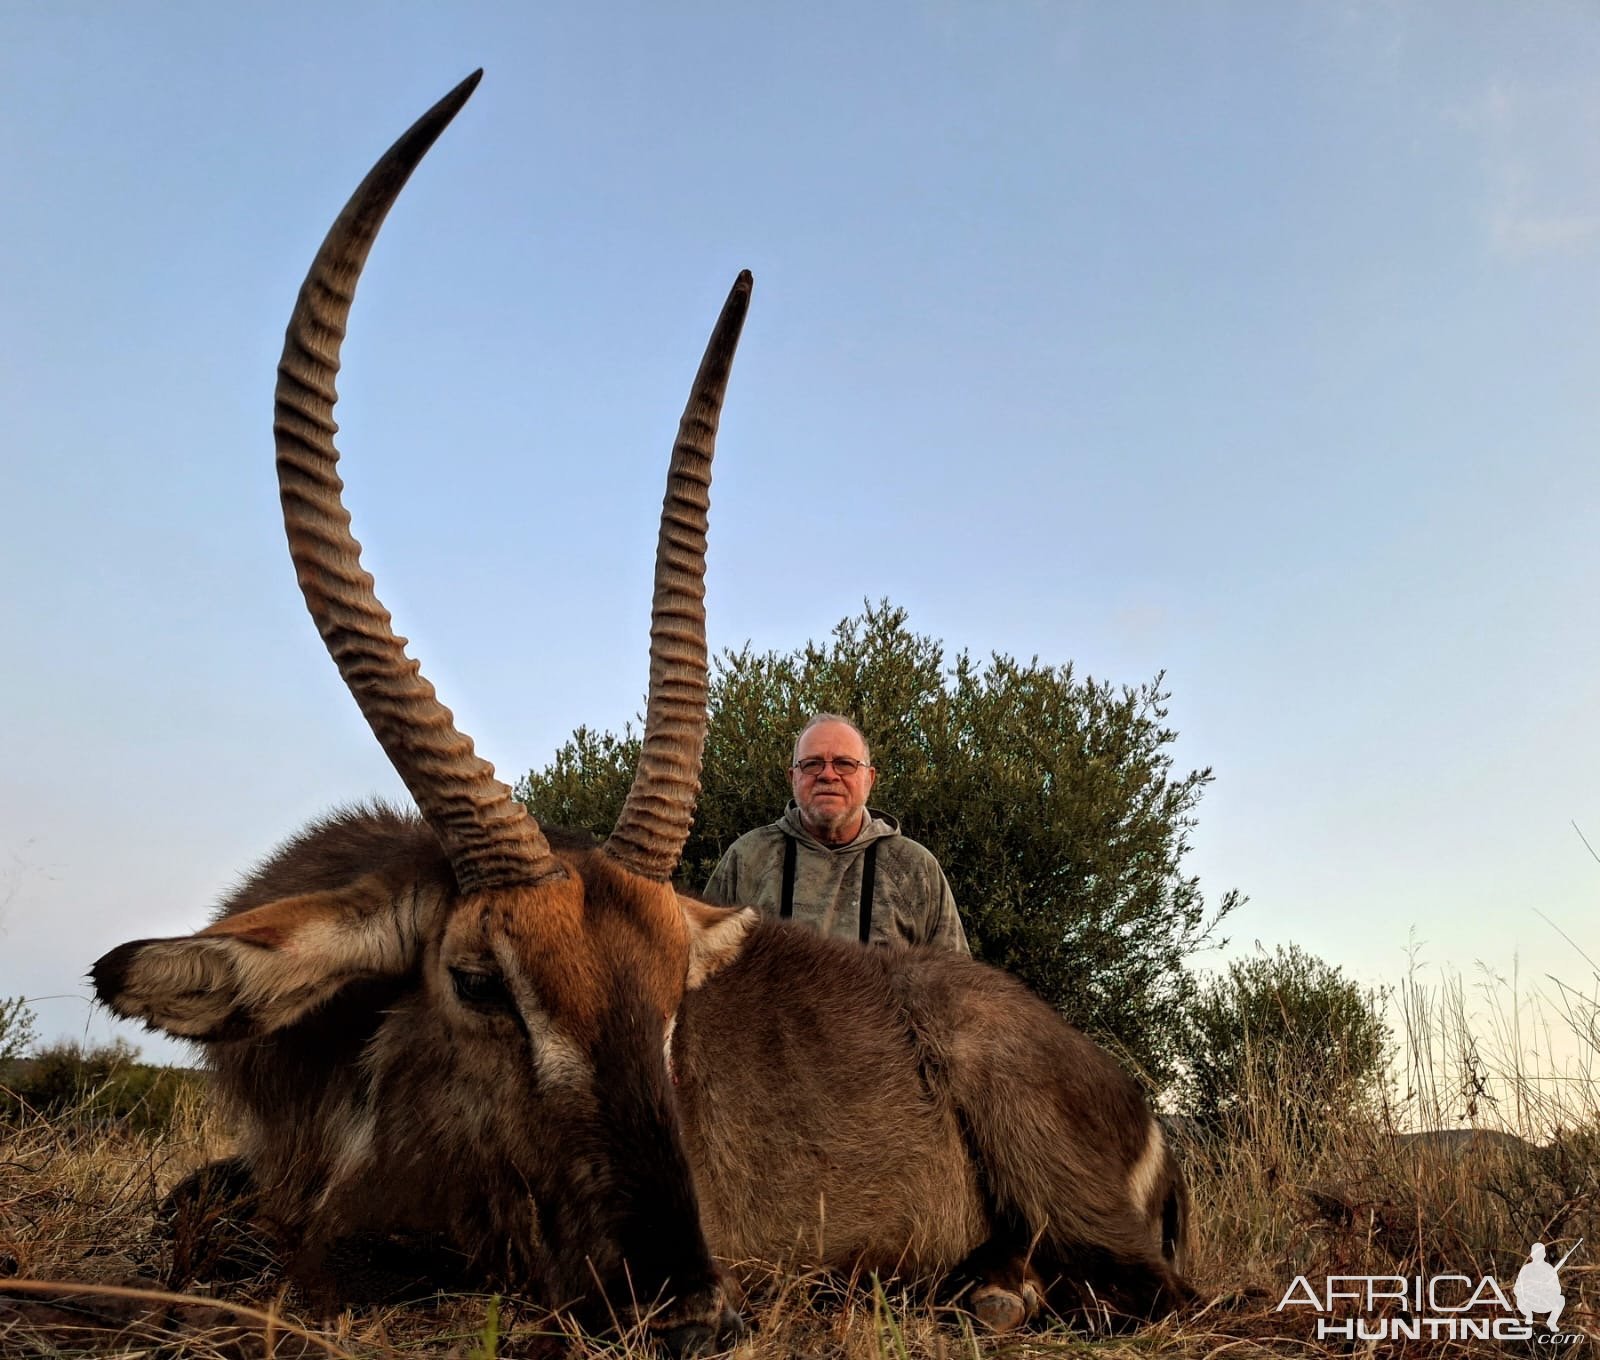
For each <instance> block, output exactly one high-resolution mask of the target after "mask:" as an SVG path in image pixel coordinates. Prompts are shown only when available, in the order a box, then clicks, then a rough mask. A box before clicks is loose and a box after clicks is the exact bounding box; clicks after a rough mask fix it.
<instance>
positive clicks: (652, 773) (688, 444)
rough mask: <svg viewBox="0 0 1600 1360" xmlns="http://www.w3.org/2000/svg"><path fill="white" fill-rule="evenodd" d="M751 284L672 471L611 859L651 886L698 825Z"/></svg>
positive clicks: (741, 289)
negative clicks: (715, 591)
mask: <svg viewBox="0 0 1600 1360" xmlns="http://www.w3.org/2000/svg"><path fill="white" fill-rule="evenodd" d="M752 286H753V281H752V279H751V277H750V271H749V270H748V269H747V270H745V271H744V272H742V273H741V274H740V275H739V277H738V279H736V280H735V281H734V285H733V290H732V292H730V293H729V294H728V300H727V302H725V303H724V304H723V306H722V315H721V316H719V317H718V318H717V324H716V327H715V329H713V330H712V332H711V339H710V341H709V343H708V344H707V345H706V352H705V357H704V358H702V359H701V361H700V369H699V372H697V373H696V374H695V378H694V387H693V388H692V389H691V390H690V392H689V401H688V404H687V405H686V406H685V407H684V410H683V419H682V420H681V421H680V422H679V424H678V440H677V443H675V444H674V445H673V446H672V462H671V464H670V465H669V467H668V469H667V494H666V497H665V499H664V500H663V501H662V504H661V534H660V537H659V538H658V539H657V540H656V585H655V600H654V602H653V603H652V605H651V609H650V693H649V697H648V699H647V700H646V701H645V714H644V740H643V742H642V743H641V746H640V750H639V768H638V769H637V770H636V771H634V776H633V784H632V786H631V787H630V788H629V789H628V797H627V800H626V802H624V803H623V805H622V813H621V815H620V816H619V817H618V818H617V825H616V827H615V828H614V829H613V830H612V832H611V835H610V836H608V837H607V838H606V843H605V845H604V847H603V848H604V850H605V852H606V853H607V854H608V855H610V856H611V857H612V858H613V859H615V860H616V861H617V862H618V863H619V864H622V865H623V866H624V867H626V868H628V869H631V870H633V871H634V872H635V873H638V874H643V875H644V876H645V877H646V878H653V879H658V880H662V881H665V880H666V879H669V878H671V877H672V871H673V869H674V868H676V867H677V863H678V856H679V855H681V854H682V853H683V844H684V842H685V841H686V840H688V838H689V827H690V826H691V824H692V823H693V821H694V805H695V799H696V798H698V797H699V794H700V756H701V752H702V751H703V750H704V748H705V741H706V674H707V666H706V610H705V598H706V586H705V580H706V525H707V516H708V513H709V511H710V508H711V458H712V455H713V454H714V453H715V452H716V446H717V422H718V421H719V420H720V418H721V416H722V399H723V397H724V396H725V395H726V393H727V390H728V374H729V373H730V371H731V370H732V368H733V352H734V350H735V349H737V348H738V345H739V332H740V330H741V329H743V327H744V318H745V312H746V311H747V310H748V309H749V307H750V290H751V288H752Z"/></svg>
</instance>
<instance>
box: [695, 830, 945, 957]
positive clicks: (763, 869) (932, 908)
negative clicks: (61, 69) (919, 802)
mask: <svg viewBox="0 0 1600 1360" xmlns="http://www.w3.org/2000/svg"><path fill="white" fill-rule="evenodd" d="M788 840H793V841H794V842H795V845H796V854H795V874H794V919H795V920H796V921H799V922H802V923H803V924H805V925H809V926H810V927H811V928H812V929H813V930H816V931H817V932H819V933H820V934H823V935H837V936H841V937H843V938H845V939H851V940H854V939H858V938H860V929H861V925H860V923H861V871H862V865H863V862H864V860H865V854H866V850H867V847H868V846H869V845H876V846H877V847H878V852H877V867H876V868H875V870H874V871H873V891H872V936H871V939H872V943H874V944H892V943H904V944H934V945H942V946H944V947H945V948H947V949H955V950H959V951H960V952H961V953H963V954H966V953H969V952H970V950H969V949H968V948H967V935H966V931H964V930H963V929H962V928H961V917H960V916H959V915H957V914H956V902H955V897H954V896H953V895H952V894H951V892H950V884H949V883H948V882H947V881H946V880H945V876H944V870H943V869H941V868H940V867H939V861H938V860H936V859H935V858H934V857H933V855H932V853H931V852H929V851H928V850H927V849H926V848H925V847H923V846H921V845H918V844H917V842H916V841H914V840H912V839H910V838H909V837H907V836H902V835H901V834H900V824H899V823H898V822H897V821H895V819H894V818H893V817H890V816H887V815H886V814H884V813H882V812H878V811H876V810H875V809H873V808H868V809H867V824H866V825H865V826H864V827H862V828H861V833H860V835H858V836H857V837H856V838H855V839H854V840H853V841H851V842H850V843H849V844H848V845H837V846H835V845H824V844H823V843H822V842H821V841H819V840H818V839H817V838H816V837H815V836H813V835H812V834H811V833H810V832H809V831H807V830H806V829H805V827H804V826H803V825H802V824H801V821H800V812H799V809H798V808H796V807H795V805H794V803H793V802H791V803H790V804H789V806H788V808H787V810H786V811H785V812H784V814H783V816H781V817H780V818H778V820H777V821H775V822H773V823H771V824H770V825H768V826H758V827H757V828H756V829H755V830H754V831H748V832H746V833H745V834H744V835H743V836H740V837H739V839H738V840H736V841H735V842H734V843H733V845H732V846H731V847H730V848H729V849H728V852H727V853H726V854H725V855H723V857H722V859H721V860H720V861H719V862H718V864H717V867H716V868H715V869H713V870H712V871H711V878H710V881H709V882H707V884H706V896H707V897H709V898H710V899H711V900H712V901H713V902H727V903H739V904H742V905H744V906H751V907H759V908H761V910H762V911H764V912H766V913H767V915H769V916H776V915H778V913H779V907H780V905H781V903H782V899H783V856H784V845H785V842H786V841H788Z"/></svg>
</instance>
